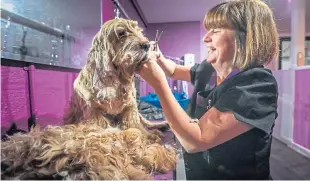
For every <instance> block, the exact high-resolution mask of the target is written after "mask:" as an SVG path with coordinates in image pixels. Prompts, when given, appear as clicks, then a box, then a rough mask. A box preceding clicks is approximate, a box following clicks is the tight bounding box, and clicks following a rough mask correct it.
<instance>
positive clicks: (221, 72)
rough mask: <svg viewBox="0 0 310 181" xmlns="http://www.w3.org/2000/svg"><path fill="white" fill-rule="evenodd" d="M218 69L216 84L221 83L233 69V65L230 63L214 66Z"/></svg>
mask: <svg viewBox="0 0 310 181" xmlns="http://www.w3.org/2000/svg"><path fill="white" fill-rule="evenodd" d="M213 67H214V69H215V71H216V77H217V78H216V84H217V85H219V84H221V83H222V82H223V81H224V80H225V79H226V77H228V75H229V74H230V73H231V72H232V71H233V67H232V66H228V65H221V66H213Z"/></svg>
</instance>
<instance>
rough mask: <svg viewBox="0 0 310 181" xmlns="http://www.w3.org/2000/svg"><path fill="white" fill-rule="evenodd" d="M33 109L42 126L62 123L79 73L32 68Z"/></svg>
mask: <svg viewBox="0 0 310 181" xmlns="http://www.w3.org/2000/svg"><path fill="white" fill-rule="evenodd" d="M30 70H31V74H30V75H31V76H30V78H31V92H32V109H33V112H34V113H35V114H36V115H37V123H39V124H40V125H41V126H46V125H47V124H52V125H57V124H61V123H62V116H63V113H64V111H65V109H66V108H67V106H68V102H69V100H70V97H71V93H72V88H73V82H74V80H75V78H76V77H77V74H78V73H77V72H71V71H70V70H61V69H53V70H48V69H47V67H43V68H36V67H34V66H31V68H30Z"/></svg>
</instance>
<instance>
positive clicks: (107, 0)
mask: <svg viewBox="0 0 310 181" xmlns="http://www.w3.org/2000/svg"><path fill="white" fill-rule="evenodd" d="M101 6H102V9H101V13H102V18H101V19H102V22H101V23H102V24H103V23H104V22H106V21H108V20H110V19H113V18H114V17H115V14H114V4H113V2H112V1H111V0H101Z"/></svg>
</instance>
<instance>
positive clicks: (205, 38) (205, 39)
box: [203, 33, 212, 43]
mask: <svg viewBox="0 0 310 181" xmlns="http://www.w3.org/2000/svg"><path fill="white" fill-rule="evenodd" d="M203 41H204V42H206V43H209V42H211V41H212V39H211V37H210V35H209V34H208V33H206V34H205V36H204V37H203Z"/></svg>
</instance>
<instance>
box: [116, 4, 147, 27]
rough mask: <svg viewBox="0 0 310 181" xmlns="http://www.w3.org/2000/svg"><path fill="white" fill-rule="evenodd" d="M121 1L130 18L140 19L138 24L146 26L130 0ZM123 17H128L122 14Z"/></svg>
mask: <svg viewBox="0 0 310 181" xmlns="http://www.w3.org/2000/svg"><path fill="white" fill-rule="evenodd" d="M119 3H120V4H121V5H122V6H123V8H124V9H125V11H126V13H127V15H128V16H129V18H130V19H132V20H136V21H138V24H139V26H141V28H143V29H145V28H146V27H145V25H144V23H143V21H142V20H141V18H140V16H139V15H138V13H137V11H136V9H135V8H134V6H133V4H132V2H131V1H130V0H120V1H119ZM122 18H126V17H125V16H124V15H122Z"/></svg>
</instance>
